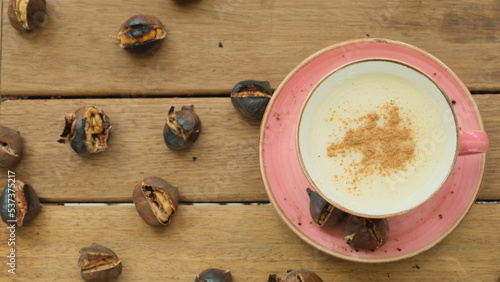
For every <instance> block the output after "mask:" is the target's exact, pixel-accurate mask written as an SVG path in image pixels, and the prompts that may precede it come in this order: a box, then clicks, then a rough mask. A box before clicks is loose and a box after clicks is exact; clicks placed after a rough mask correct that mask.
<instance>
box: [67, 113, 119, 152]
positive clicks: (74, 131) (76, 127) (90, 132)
mask: <svg viewBox="0 0 500 282" xmlns="http://www.w3.org/2000/svg"><path fill="white" fill-rule="evenodd" d="M64 120H65V125H64V130H63V132H62V134H61V138H60V139H59V140H58V142H59V143H66V142H69V143H70V145H71V148H72V149H73V150H74V151H75V152H77V153H78V154H94V153H99V152H104V151H106V149H108V138H109V136H110V133H111V122H110V121H109V117H108V116H107V115H106V114H104V112H103V111H102V110H99V109H97V108H96V107H94V106H84V107H81V108H79V109H77V110H76V111H75V112H74V113H73V114H68V115H66V117H65V118H64Z"/></svg>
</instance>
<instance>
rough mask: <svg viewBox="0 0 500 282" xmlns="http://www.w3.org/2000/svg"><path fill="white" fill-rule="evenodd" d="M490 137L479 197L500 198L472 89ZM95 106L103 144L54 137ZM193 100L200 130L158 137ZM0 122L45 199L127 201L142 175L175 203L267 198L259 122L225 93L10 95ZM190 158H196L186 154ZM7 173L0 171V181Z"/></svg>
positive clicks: (494, 118)
mask: <svg viewBox="0 0 500 282" xmlns="http://www.w3.org/2000/svg"><path fill="white" fill-rule="evenodd" d="M474 98H475V100H476V102H477V103H478V105H479V108H480V111H481V113H482V115H483V120H484V124H485V127H486V130H487V132H488V134H489V137H490V144H491V148H490V150H489V152H488V157H487V158H488V159H487V168H486V173H485V177H484V181H483V184H482V188H481V191H480V194H479V199H481V200H498V199H500V178H499V177H500V176H499V175H500V167H499V166H498V163H500V147H499V144H500V134H499V133H500V130H499V128H498V124H499V122H498V114H497V111H498V108H500V95H498V94H497V95H475V96H474ZM85 104H91V105H96V106H98V107H102V108H103V109H104V111H105V112H106V113H107V114H108V115H109V116H110V118H111V121H112V123H113V126H114V132H113V136H112V137H111V139H110V149H109V150H108V151H107V152H105V153H103V154H102V155H95V156H89V157H81V156H79V155H77V154H76V153H74V152H73V151H72V150H71V148H70V147H69V145H63V144H59V143H57V142H56V140H57V139H58V138H59V134H60V133H61V132H62V128H63V126H64V121H63V117H64V115H65V114H66V113H70V112H72V111H74V110H75V109H77V108H78V107H80V106H82V105H85ZM188 104H194V105H195V108H196V112H197V113H198V114H199V116H200V118H201V120H202V123H203V132H202V134H201V135H200V138H199V139H198V140H197V141H196V143H195V144H194V146H193V147H192V148H191V149H189V150H188V151H186V152H172V151H170V150H169V149H168V148H167V147H166V146H165V144H164V143H163V138H162V130H163V125H164V123H165V118H166V112H167V110H168V108H169V107H170V106H171V105H174V106H176V107H177V108H179V107H181V106H182V105H188ZM0 123H1V124H3V125H5V126H10V127H12V128H16V129H17V130H19V131H20V132H21V134H22V136H23V138H24V141H25V144H26V145H25V146H26V155H25V158H24V160H23V161H22V162H21V164H20V165H19V167H18V168H16V170H15V172H16V174H17V177H18V178H19V179H22V180H24V181H26V182H29V183H31V184H32V185H33V186H34V187H35V188H36V189H37V191H38V192H39V194H40V197H41V198H42V199H43V201H47V202H130V201H131V193H132V192H131V189H132V187H133V186H134V185H135V183H137V182H138V181H140V180H141V179H143V178H144V177H147V176H149V175H157V176H161V177H164V178H165V179H167V180H169V181H170V182H172V183H173V184H175V185H178V186H179V187H180V198H181V201H187V202H241V201H248V202H256V201H257V202H258V201H267V195H266V193H265V190H264V186H263V182H262V178H261V175H260V170H259V161H258V136H259V123H258V122H249V121H247V120H245V119H243V118H241V117H240V116H239V115H238V114H237V113H236V112H235V110H234V109H233V106H232V105H231V102H230V99H229V98H161V99H85V100H76V99H75V100H65V99H63V100H16V101H5V102H3V103H2V104H0ZM193 157H196V160H195V161H194V160H193ZM6 177H7V173H6V172H5V170H0V183H5V182H6Z"/></svg>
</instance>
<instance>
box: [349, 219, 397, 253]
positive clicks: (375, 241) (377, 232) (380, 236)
mask: <svg viewBox="0 0 500 282" xmlns="http://www.w3.org/2000/svg"><path fill="white" fill-rule="evenodd" d="M345 228H346V229H345V234H344V235H345V239H346V240H347V241H346V243H347V244H348V245H349V246H351V247H353V248H359V249H365V250H375V249H377V248H379V247H381V246H382V245H384V244H385V242H387V237H388V236H389V223H388V221H387V219H385V218H378V219H371V218H364V217H359V216H355V215H349V216H348V217H347V219H346V227H345Z"/></svg>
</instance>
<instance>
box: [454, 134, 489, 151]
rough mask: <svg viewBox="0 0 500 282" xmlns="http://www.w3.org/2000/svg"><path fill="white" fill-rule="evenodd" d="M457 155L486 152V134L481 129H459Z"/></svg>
mask: <svg viewBox="0 0 500 282" xmlns="http://www.w3.org/2000/svg"><path fill="white" fill-rule="evenodd" d="M459 142H460V148H459V153H458V155H459V156H464V155H472V154H481V153H486V151H488V147H489V140H488V135H487V134H486V132H485V131H482V130H464V131H460V141H459Z"/></svg>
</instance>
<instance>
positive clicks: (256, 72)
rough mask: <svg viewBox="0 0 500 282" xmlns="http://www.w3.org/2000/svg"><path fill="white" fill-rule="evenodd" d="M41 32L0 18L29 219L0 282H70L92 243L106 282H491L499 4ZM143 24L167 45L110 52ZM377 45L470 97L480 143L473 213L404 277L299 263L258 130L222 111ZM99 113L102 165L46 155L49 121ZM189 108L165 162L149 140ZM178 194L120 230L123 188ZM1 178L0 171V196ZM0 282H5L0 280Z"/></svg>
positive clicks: (122, 8) (310, 256) (133, 4)
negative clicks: (212, 278)
mask: <svg viewBox="0 0 500 282" xmlns="http://www.w3.org/2000/svg"><path fill="white" fill-rule="evenodd" d="M47 2H48V8H47V19H46V22H45V23H44V25H43V27H42V28H41V29H40V30H39V31H38V32H35V33H33V34H31V35H27V36H22V35H21V34H19V33H18V32H16V31H15V30H14V29H13V28H12V27H11V26H10V24H9V21H8V19H7V17H6V10H7V4H8V1H7V0H3V1H2V2H1V3H2V14H1V15H0V17H1V21H0V22H1V23H2V26H1V30H0V31H1V58H0V59H1V69H0V79H1V80H0V83H1V86H0V94H1V95H2V100H3V102H2V103H1V106H0V124H2V125H5V126H9V127H13V128H15V129H17V130H19V131H20V132H21V134H22V136H23V139H24V142H25V148H26V150H25V158H24V160H23V161H22V163H21V164H20V165H19V166H18V167H17V168H16V169H15V173H16V177H17V178H18V179H21V180H24V181H26V182H29V183H31V184H32V185H33V186H34V187H35V189H36V190H37V192H38V194H39V196H40V198H41V200H42V202H43V203H44V205H45V206H44V208H43V210H42V212H41V213H40V214H39V215H38V216H37V217H36V218H35V220H34V221H32V222H31V223H29V224H27V225H26V226H24V227H22V228H18V229H17V230H16V232H15V240H16V246H15V248H16V249H15V254H16V269H15V272H16V274H15V275H12V274H9V273H8V272H7V270H8V269H9V267H8V265H7V264H6V263H7V262H8V259H7V258H6V256H7V255H8V254H9V248H10V247H9V246H8V245H7V239H8V238H9V236H10V233H9V231H8V230H7V229H6V228H2V229H1V231H0V277H2V278H1V280H2V281H6V280H7V278H9V279H10V280H16V281H34V280H44V281H59V280H61V281H74V280H78V279H79V269H78V267H77V261H78V257H79V253H78V250H79V249H80V248H81V247H84V246H88V245H90V243H92V242H96V243H99V244H102V245H105V246H107V247H109V248H111V249H113V250H114V251H115V252H116V253H117V254H118V256H119V257H120V258H121V259H122V261H123V273H122V275H121V276H120V281H193V279H194V277H195V276H196V274H197V273H199V272H200V271H201V270H203V269H205V268H208V267H218V268H226V269H230V270H231V271H232V273H233V276H234V278H235V281H267V277H268V275H269V274H270V273H280V274H281V273H283V272H284V271H285V270H287V269H297V268H306V269H310V270H313V271H315V272H316V273H318V274H319V275H320V276H321V277H322V278H323V279H324V281H354V280H359V281H375V280H377V281H382V280H393V281H402V280H422V281H429V280H433V281H440V280H443V281H476V280H477V281H499V278H500V235H499V234H500V221H499V220H498V218H499V214H500V203H499V200H500V177H499V173H500V147H499V146H498V144H499V141H500V128H499V121H500V119H499V115H498V110H499V109H500V80H499V78H500V68H499V67H498V66H499V65H500V52H499V50H500V3H499V2H498V1H496V0H485V1H481V2H480V3H476V2H474V1H449V0H446V1H441V2H435V1H388V2H387V1H380V0H377V1H369V2H368V1H365V2H359V1H296V0H288V1H274V0H260V1H243V0H235V1H234V0H221V1H213V0H199V1H192V2H190V3H188V4H184V5H182V4H175V3H174V1H160V0H151V1H148V2H147V5H146V4H145V2H141V1H131V0H128V1H118V0H111V1H97V0H89V1H73V0H65V1H63V0H48V1H47ZM138 13H145V14H154V15H156V16H158V17H159V18H160V19H161V20H162V21H163V23H164V24H165V26H166V27H167V29H168V36H167V38H166V40H165V42H163V44H162V46H161V48H160V49H159V50H158V51H157V52H156V54H154V55H153V56H146V57H144V56H143V57H140V56H133V55H131V54H129V53H127V52H125V51H123V50H121V49H120V48H119V46H118V43H117V41H116V40H115V39H114V38H113V37H114V36H116V34H117V31H118V27H119V26H120V25H121V23H122V22H123V21H124V20H125V19H127V18H128V17H129V16H131V15H134V14H138ZM378 37H380V38H390V39H395V40H400V41H404V42H407V43H410V44H412V45H415V46H417V47H420V48H422V49H424V50H426V51H428V52H429V53H431V54H433V55H435V56H436V57H438V58H439V59H440V60H442V61H443V62H444V63H445V64H447V65H448V66H449V67H450V68H451V69H453V70H454V72H456V73H457V75H458V76H459V77H460V78H461V79H462V80H463V81H464V83H465V84H466V86H467V87H468V88H469V89H470V91H471V92H472V93H473V94H474V95H473V96H474V100H475V101H476V103H477V105H478V107H479V110H480V112H481V114H482V117H483V121H484V125H485V128H486V131H487V132H488V134H489V138H490V144H491V145H490V150H489V152H488V153H487V165H486V171H485V175H484V179H483V183H482V187H481V190H480V193H479V196H478V199H477V203H476V204H474V205H473V207H472V208H471V210H470V212H469V214H468V215H467V216H466V218H465V220H464V221H463V222H462V223H461V224H460V225H459V227H458V228H457V229H456V230H455V231H454V232H452V233H451V235H449V236H448V237H447V238H446V239H444V240H443V241H442V242H441V243H439V244H438V245H437V246H435V247H433V248H432V249H430V250H428V251H426V252H424V253H422V254H420V255H417V256H415V257H412V258H410V259H407V260H403V261H398V262H392V263H384V264H363V263H355V262H348V261H344V260H341V259H338V258H334V257H331V256H329V255H326V254H324V253H322V252H320V251H318V250H317V249H315V248H314V247H312V246H310V245H308V244H307V243H306V242H304V241H303V240H302V239H300V238H299V237H298V236H297V235H295V233H294V232H292V230H290V229H289V228H288V226H287V225H286V224H285V223H284V222H283V221H282V220H281V218H280V217H279V216H278V214H277V212H276V210H275V208H274V207H273V206H272V205H271V204H269V200H268V197H267V194H266V191H265V188H264V184H263V181H262V177H261V174H260V169H259V159H258V137H259V122H249V121H247V120H245V119H243V118H241V117H240V116H239V115H238V114H237V113H236V112H235V110H234V109H233V106H232V105H231V102H230V99H229V98H228V96H229V93H230V90H231V88H232V87H233V85H234V84H235V83H236V82H238V81H240V80H245V79H259V80H269V81H270V82H271V84H272V87H273V88H276V87H277V86H278V85H279V83H280V82H281V81H282V80H283V79H284V77H285V76H286V75H287V73H288V72H290V71H291V70H292V69H293V67H294V66H295V65H297V64H298V63H300V62H301V61H302V60H304V59H305V58H306V57H308V56H309V55H310V54H312V53H314V52H316V51H317V50H319V49H321V48H324V47H327V46H329V45H332V44H335V43H338V42H341V41H344V40H350V39H355V38H378ZM86 104H90V105H95V106H98V107H102V108H103V109H104V110H105V111H106V113H107V114H108V115H109V116H110V117H111V119H112V122H113V126H114V128H115V130H114V132H113V136H112V138H111V140H110V149H109V150H108V151H107V152H105V153H103V154H101V155H95V156H89V157H81V156H78V155H77V154H75V153H74V152H73V151H72V150H71V149H70V147H69V146H68V145H62V144H58V143H57V142H56V140H57V139H58V138H59V134H60V133H61V131H62V128H63V123H64V121H63V117H64V115H65V114H67V113H70V112H72V111H74V110H75V109H76V108H78V107H80V106H82V105H86ZM186 104H194V105H195V107H196V110H197V112H198V114H199V116H200V118H201V119H202V121H203V127H204V128H203V133H202V134H201V136H200V138H199V139H198V141H197V142H196V143H195V144H194V146H193V147H192V148H191V149H189V150H187V151H185V152H180V153H175V152H172V151H170V150H168V149H167V148H166V146H165V145H164V143H163V140H162V135H161V130H162V128H163V125H164V122H165V118H166V113H167V111H168V108H169V107H170V106H171V105H174V106H176V107H181V106H182V105H186ZM150 175H156V176H161V177H164V178H165V179H167V180H168V181H170V182H171V183H173V184H176V185H177V186H179V189H180V201H181V202H182V203H181V206H180V208H179V212H178V214H177V215H176V216H175V218H174V220H173V221H172V223H171V225H170V226H168V227H166V228H153V227H150V226H148V225H146V224H145V223H144V222H143V221H142V220H141V219H140V218H139V217H138V215H137V213H136V210H135V208H134V206H133V204H132V200H131V195H132V192H131V191H132V187H133V186H134V185H135V184H136V183H137V182H139V181H140V180H142V179H143V178H144V177H146V176H150ZM6 178H7V171H6V170H5V169H1V170H0V182H1V183H5V182H6ZM4 277H5V278H4Z"/></svg>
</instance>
